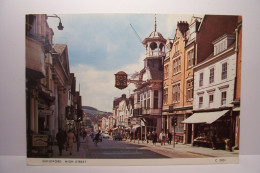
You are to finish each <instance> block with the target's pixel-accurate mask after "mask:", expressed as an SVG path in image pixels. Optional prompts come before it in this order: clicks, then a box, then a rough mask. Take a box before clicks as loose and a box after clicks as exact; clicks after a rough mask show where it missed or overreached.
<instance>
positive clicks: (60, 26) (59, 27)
mask: <svg viewBox="0 0 260 173" xmlns="http://www.w3.org/2000/svg"><path fill="white" fill-rule="evenodd" d="M47 17H56V18H59V19H60V17H59V16H57V14H54V16H47ZM57 28H58V30H63V28H64V26H62V23H61V19H60V22H59V26H57Z"/></svg>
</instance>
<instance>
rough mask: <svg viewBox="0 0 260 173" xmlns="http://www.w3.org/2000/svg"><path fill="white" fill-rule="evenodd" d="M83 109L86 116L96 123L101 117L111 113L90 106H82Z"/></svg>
mask: <svg viewBox="0 0 260 173" xmlns="http://www.w3.org/2000/svg"><path fill="white" fill-rule="evenodd" d="M82 109H83V111H84V112H85V113H86V116H87V117H88V118H89V120H90V122H91V123H95V124H97V123H98V122H99V121H100V120H101V119H102V118H103V117H106V118H107V117H108V116H109V115H112V113H111V112H104V111H100V110H98V109H96V108H93V107H91V106H82Z"/></svg>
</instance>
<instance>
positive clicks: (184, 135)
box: [183, 114, 187, 144]
mask: <svg viewBox="0 0 260 173" xmlns="http://www.w3.org/2000/svg"><path fill="white" fill-rule="evenodd" d="M183 116H184V119H186V118H187V114H184V115H183ZM186 137H187V124H184V126H183V144H185V143H187V141H186Z"/></svg>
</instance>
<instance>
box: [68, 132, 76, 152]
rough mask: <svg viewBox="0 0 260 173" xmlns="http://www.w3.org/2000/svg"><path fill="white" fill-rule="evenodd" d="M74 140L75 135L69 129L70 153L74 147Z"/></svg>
mask: <svg viewBox="0 0 260 173" xmlns="http://www.w3.org/2000/svg"><path fill="white" fill-rule="evenodd" d="M74 140H75V135H74V133H73V132H72V130H69V132H68V134H67V141H68V144H69V151H70V155H72V148H73V143H74Z"/></svg>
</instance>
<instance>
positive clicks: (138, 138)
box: [136, 131, 140, 144]
mask: <svg viewBox="0 0 260 173" xmlns="http://www.w3.org/2000/svg"><path fill="white" fill-rule="evenodd" d="M136 137H137V143H138V144H139V140H140V133H139V131H138V132H137V135H136Z"/></svg>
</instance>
